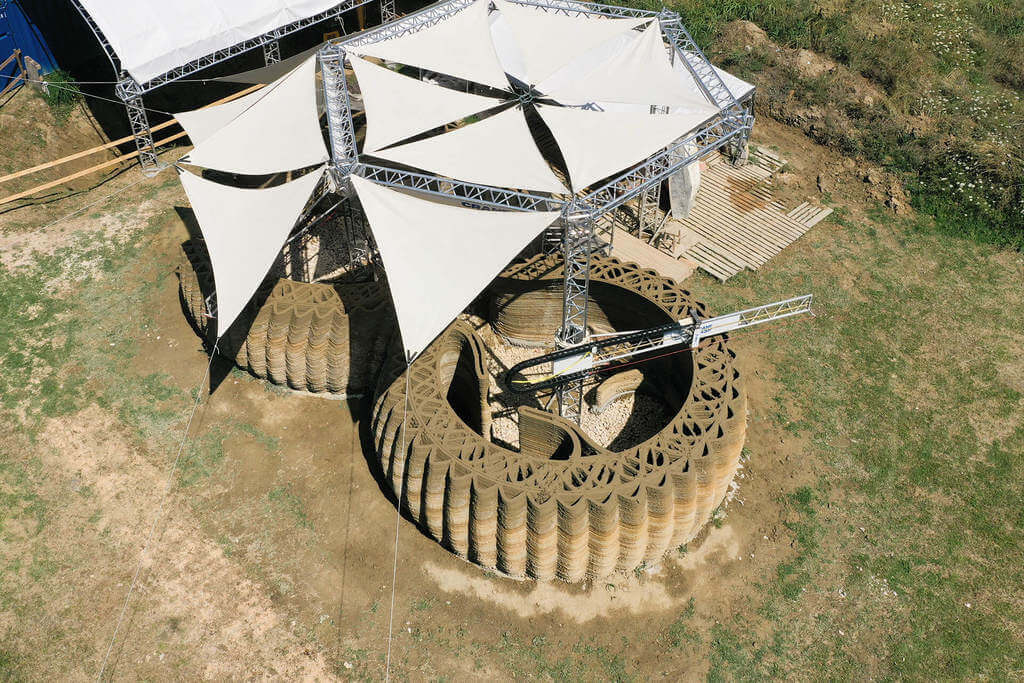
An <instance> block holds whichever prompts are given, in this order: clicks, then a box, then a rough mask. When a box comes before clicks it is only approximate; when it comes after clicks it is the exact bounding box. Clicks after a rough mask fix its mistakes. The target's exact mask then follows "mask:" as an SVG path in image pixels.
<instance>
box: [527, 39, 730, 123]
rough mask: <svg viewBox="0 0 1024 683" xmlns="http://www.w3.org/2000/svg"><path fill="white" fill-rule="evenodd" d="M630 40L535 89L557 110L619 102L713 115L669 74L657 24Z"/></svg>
mask: <svg viewBox="0 0 1024 683" xmlns="http://www.w3.org/2000/svg"><path fill="white" fill-rule="evenodd" d="M630 34H631V35H629V36H628V39H627V40H626V41H625V43H623V44H620V42H621V41H619V40H615V41H609V42H610V43H611V45H612V46H613V49H612V50H610V51H608V52H609V53H608V54H603V55H594V54H593V52H591V53H589V54H588V55H586V56H585V59H586V62H585V63H582V64H580V63H574V64H573V65H572V66H571V67H569V68H566V69H562V70H561V71H559V72H556V73H555V74H554V76H552V77H551V78H549V79H546V80H545V81H543V82H542V83H541V84H540V85H538V86H537V88H538V90H540V91H541V92H543V93H545V94H548V95H550V96H551V97H552V98H554V99H555V100H557V101H558V102H560V103H561V104H570V105H571V104H577V105H578V104H586V103H588V102H622V103H635V104H646V105H671V106H676V107H680V106H683V107H698V108H702V109H703V110H705V111H707V112H708V113H707V114H706V116H711V115H712V114H714V113H715V111H716V110H715V108H714V107H712V106H711V105H710V104H709V103H708V101H707V99H706V98H705V97H704V96H703V95H700V94H696V93H694V92H693V91H692V90H691V89H690V88H688V87H687V86H686V84H685V83H684V82H683V81H682V79H680V78H679V76H678V75H677V74H676V73H675V72H674V71H673V70H672V64H671V63H670V62H669V60H668V53H667V51H666V48H665V42H664V40H663V39H662V37H661V27H660V26H659V25H658V23H657V22H651V24H650V26H648V27H647V28H646V29H644V30H643V31H641V32H639V33H637V32H635V31H632V32H630ZM567 72H568V73H567Z"/></svg>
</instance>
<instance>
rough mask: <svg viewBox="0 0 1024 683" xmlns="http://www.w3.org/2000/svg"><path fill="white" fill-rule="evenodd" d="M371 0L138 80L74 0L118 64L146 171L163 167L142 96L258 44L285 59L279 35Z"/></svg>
mask: <svg viewBox="0 0 1024 683" xmlns="http://www.w3.org/2000/svg"><path fill="white" fill-rule="evenodd" d="M370 1H371V0H343V1H342V2H340V3H338V4H337V5H336V6H335V7H332V8H331V9H329V10H326V11H324V12H320V13H319V14H315V15H313V16H311V17H307V18H305V19H300V20H298V21H294V22H292V23H290V24H287V25H286V26H282V27H280V28H277V29H274V30H273V31H268V32H267V33H264V34H263V35H260V36H256V37H255V38H251V39H249V40H246V41H243V42H241V43H237V44H235V45H232V46H230V47H227V48H224V49H223V50H217V51H216V52H213V53H211V54H209V55H206V56H205V57H200V58H199V59H195V60H192V61H190V62H187V63H186V64H182V65H181V66H179V67H176V68H174V69H172V70H170V71H168V72H166V73H163V74H161V75H159V76H157V77H156V78H153V79H151V80H149V81H147V82H145V83H138V82H137V81H136V80H135V79H134V78H132V77H131V76H129V75H128V73H127V72H125V70H124V69H123V68H122V65H121V60H120V58H119V57H118V56H117V53H116V52H115V51H114V48H113V46H112V45H111V44H110V41H109V40H107V37H106V36H105V35H104V34H103V31H102V29H100V27H99V25H98V24H97V23H96V21H95V20H94V19H93V18H92V16H90V14H89V12H87V11H86V9H85V7H84V6H83V5H82V3H81V0H71V3H72V4H73V5H74V7H75V9H76V10H78V13H79V14H80V15H81V16H82V19H83V20H85V23H86V25H87V26H88V27H89V30H91V31H92V33H93V35H95V36H96V40H97V41H99V44H100V47H102V48H103V51H104V52H105V53H106V55H107V59H109V60H110V64H111V66H113V67H114V73H115V74H117V77H118V79H119V80H118V84H117V86H116V88H115V90H116V91H117V96H118V97H119V98H120V99H121V101H122V102H124V106H125V109H126V110H127V113H128V123H129V124H130V125H131V128H132V133H133V134H134V135H135V146H136V147H137V148H138V150H139V164H140V166H141V167H142V170H143V172H144V173H153V172H155V171H157V170H158V169H159V164H158V163H157V156H156V148H155V147H154V146H153V132H152V130H151V129H150V125H149V118H148V117H147V116H146V109H145V106H144V105H143V101H142V96H143V95H144V94H146V93H148V92H150V91H151V90H154V89H156V88H158V87H160V86H161V85H165V84H167V83H170V82H172V81H176V80H178V79H181V78H185V77H186V76H190V75H192V74H194V73H196V72H197V71H200V70H202V69H205V68H207V67H209V66H213V65H214V64H219V63H220V62H223V61H224V60H226V59H230V58H231V57H235V56H237V55H240V54H242V53H243V52H248V51H249V50H252V49H254V48H257V47H260V46H262V47H263V58H264V61H265V62H266V63H267V64H272V63H274V62H278V61H280V60H281V49H280V45H279V44H278V42H277V41H278V39H279V38H281V37H282V36H286V35H288V34H290V33H294V32H295V31H298V30H301V29H303V28H306V27H307V26H312V25H313V24H316V23H318V22H321V21H324V20H325V19H330V18H332V17H333V18H335V19H337V20H338V21H339V23H340V22H341V15H342V14H343V13H344V12H347V11H348V10H350V9H354V8H356V7H359V6H360V5H365V4H367V3H369V2H370Z"/></svg>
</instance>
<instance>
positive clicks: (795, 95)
mask: <svg viewBox="0 0 1024 683" xmlns="http://www.w3.org/2000/svg"><path fill="white" fill-rule="evenodd" d="M737 50H739V51H740V53H741V54H740V55H739V56H737V55H736V51H737ZM712 54H713V55H715V56H716V57H717V60H716V61H720V62H721V63H722V64H723V65H725V66H727V67H729V66H732V65H734V64H735V65H741V64H743V65H747V66H749V65H750V64H760V65H762V66H761V68H760V69H757V70H754V71H752V72H751V73H747V72H744V73H742V75H743V76H744V77H746V78H749V79H751V80H752V81H753V83H754V84H755V85H756V86H757V99H756V106H757V110H758V113H760V114H764V115H767V116H770V117H771V118H773V119H775V120H777V121H779V122H781V123H785V124H787V125H790V126H793V127H796V128H798V129H800V130H801V131H803V132H804V133H805V134H806V135H808V136H809V137H810V138H812V139H813V140H815V141H816V142H819V143H821V144H824V145H829V146H833V147H837V148H839V149H842V148H843V147H844V145H847V144H848V142H844V141H843V140H842V139H841V137H842V136H863V135H870V131H862V130H861V128H860V127H859V126H858V124H857V123H856V122H855V121H854V119H853V117H852V116H851V113H862V112H864V111H870V110H872V109H874V108H882V109H886V110H887V112H888V113H889V114H892V112H891V111H890V108H888V107H887V96H886V94H885V92H883V91H882V90H880V89H879V88H878V87H876V86H875V85H874V84H873V83H872V82H871V81H869V80H868V79H867V78H864V77H863V76H861V75H860V74H857V73H855V72H853V71H851V70H850V69H849V68H847V67H845V66H843V65H842V64H838V63H836V62H835V61H833V60H831V59H829V58H828V57H825V56H823V55H820V54H818V53H816V52H812V51H810V50H805V49H797V48H787V47H782V46H780V45H778V44H777V43H775V42H773V41H772V40H771V39H770V38H769V37H768V34H766V33H765V32H764V31H763V30H762V29H761V28H760V27H758V26H757V25H756V24H754V23H752V22H749V21H734V22H731V23H729V24H727V25H726V26H725V28H724V29H723V30H722V33H721V35H720V37H719V39H718V40H717V41H716V43H715V46H714V47H713V49H712ZM794 81H799V82H801V83H804V84H809V87H812V88H822V89H826V90H827V97H826V98H825V100H824V101H826V102H827V104H821V103H820V102H819V101H808V99H807V98H806V97H804V96H802V93H801V92H800V91H798V90H797V89H795V88H793V87H791V84H792V83H793V82H794ZM904 123H905V127H906V128H907V130H908V131H910V133H911V134H914V131H917V133H918V134H919V135H920V134H924V133H926V132H927V131H929V130H930V127H931V122H929V121H928V120H927V117H921V116H918V117H914V118H913V119H909V118H908V119H907V120H906V121H905V122H904ZM844 163H847V164H848V165H847V166H846V167H845V168H843V169H838V168H836V169H826V170H824V171H823V172H822V173H821V174H819V175H818V178H817V189H818V191H819V193H821V194H825V193H829V192H831V191H833V190H834V189H835V188H836V187H837V186H838V185H839V183H840V180H839V179H840V178H842V177H846V176H848V175H849V174H850V173H851V172H852V173H853V174H854V175H856V176H857V177H858V178H859V179H860V180H861V181H863V182H864V183H865V185H866V189H867V195H868V196H869V197H870V198H871V199H874V200H877V201H879V202H882V203H883V204H884V205H885V206H887V207H888V208H889V209H891V210H892V211H893V213H896V214H905V213H907V212H908V211H909V200H908V198H907V193H906V190H905V189H904V187H903V184H902V183H901V182H900V181H899V179H897V178H896V176H894V175H892V174H891V173H887V172H886V171H884V170H882V168H881V167H879V166H877V165H874V164H870V163H868V162H854V161H852V160H847V161H844ZM780 180H781V181H782V183H783V184H785V183H786V174H782V175H781V176H780ZM794 182H796V181H795V180H794Z"/></svg>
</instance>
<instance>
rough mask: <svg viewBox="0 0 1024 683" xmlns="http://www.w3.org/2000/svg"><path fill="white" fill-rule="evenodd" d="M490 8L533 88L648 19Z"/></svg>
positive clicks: (502, 4)
mask: <svg viewBox="0 0 1024 683" xmlns="http://www.w3.org/2000/svg"><path fill="white" fill-rule="evenodd" d="M494 6H495V7H496V8H497V9H498V11H499V12H501V14H502V16H503V18H504V22H505V23H507V25H508V28H509V29H510V32H511V34H512V36H514V38H515V42H516V44H517V45H518V46H519V53H520V55H521V56H522V59H523V62H524V65H525V67H526V75H527V77H528V79H529V83H530V84H533V85H536V84H538V83H540V82H541V81H543V80H544V79H545V78H547V77H548V76H550V75H551V74H553V73H555V72H556V71H558V70H559V69H560V68H562V67H563V66H565V65H566V64H568V63H569V62H571V61H572V60H573V59H575V58H576V57H579V56H580V55H582V54H584V53H586V52H588V51H589V50H590V49H592V48H594V47H596V46H598V45H599V44H601V43H603V42H604V41H606V40H609V39H610V38H613V37H614V36H616V35H618V34H620V33H625V32H626V31H629V30H630V29H632V28H635V27H637V26H640V25H641V24H643V23H644V22H647V21H651V19H650V17H646V18H642V19H612V18H603V17H598V16H596V15H593V14H581V15H580V16H573V17H570V16H567V15H565V14H556V13H555V12H554V11H545V10H543V9H540V8H536V7H530V6H528V5H517V4H515V3H513V2H508V1H507V0H494Z"/></svg>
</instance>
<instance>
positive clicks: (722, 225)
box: [694, 207, 781, 263]
mask: <svg viewBox="0 0 1024 683" xmlns="http://www.w3.org/2000/svg"><path fill="white" fill-rule="evenodd" d="M694 211H697V207H694ZM701 215H702V216H704V217H706V218H707V219H708V220H705V221H701V222H700V223H699V227H696V228H694V232H696V233H697V234H698V235H700V236H701V237H706V238H708V239H711V240H712V241H717V242H721V243H722V244H735V245H736V248H735V249H734V251H738V252H748V253H750V254H751V256H752V258H754V259H755V260H761V262H762V263H763V262H765V261H767V260H768V259H770V258H771V257H773V256H775V255H776V254H778V253H779V251H780V249H781V247H779V246H778V245H777V244H775V243H771V242H769V241H767V240H766V239H764V238H763V237H761V236H760V235H757V234H756V233H753V232H751V231H750V230H745V229H743V226H740V225H738V224H737V223H736V222H735V221H734V220H731V217H728V216H720V217H718V220H715V217H714V216H711V215H709V214H701Z"/></svg>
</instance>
